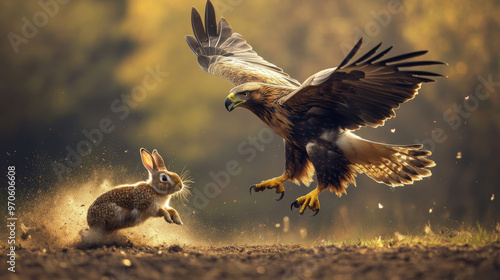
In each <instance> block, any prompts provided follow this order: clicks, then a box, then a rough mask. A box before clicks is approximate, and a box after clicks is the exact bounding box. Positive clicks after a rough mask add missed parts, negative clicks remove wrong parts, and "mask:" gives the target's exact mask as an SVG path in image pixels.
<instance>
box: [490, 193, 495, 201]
mask: <svg viewBox="0 0 500 280" xmlns="http://www.w3.org/2000/svg"><path fill="white" fill-rule="evenodd" d="M490 200H491V201H493V200H495V194H494V193H492V194H491V198H490Z"/></svg>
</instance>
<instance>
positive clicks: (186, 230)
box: [19, 172, 199, 249]
mask: <svg viewBox="0 0 500 280" xmlns="http://www.w3.org/2000/svg"><path fill="white" fill-rule="evenodd" d="M107 173H108V174H107V175H106V176H103V175H102V174H95V176H93V179H89V180H87V181H84V182H83V183H82V181H81V180H78V179H75V180H74V181H72V182H68V183H64V184H61V185H56V186H53V187H52V188H48V190H47V188H45V189H44V190H43V191H41V190H39V191H38V192H37V194H36V195H31V199H29V202H27V203H26V207H24V209H25V210H24V211H21V212H20V214H19V220H20V221H21V222H22V225H21V229H22V232H21V239H20V241H21V246H22V247H25V248H47V249H50V248H63V247H92V246H99V245H103V244H104V245H106V244H116V245H127V244H134V245H150V246H157V245H160V244H193V245H197V244H198V243H199V242H197V241H196V238H194V237H193V234H192V226H193V225H196V224H197V223H196V222H195V221H194V220H193V219H192V218H188V219H187V220H186V219H185V218H184V216H182V213H183V211H182V202H181V199H180V197H179V196H175V195H174V197H173V198H172V201H171V203H170V204H171V206H173V207H174V208H176V209H177V210H178V211H179V212H180V213H181V217H182V218H183V220H184V222H185V224H184V225H182V226H179V225H176V224H169V223H167V222H166V221H165V220H164V219H163V218H150V219H149V220H147V221H146V222H144V223H143V224H141V225H138V226H136V227H133V228H129V229H122V230H119V231H117V232H114V233H111V234H108V235H104V234H100V233H98V232H93V231H90V230H89V227H88V225H87V210H88V208H89V207H90V205H91V204H92V202H93V201H94V200H95V199H96V198H97V197H98V196H99V195H100V194H102V193H104V192H106V191H109V190H111V189H112V188H113V187H115V186H117V185H119V184H120V183H124V182H120V183H118V184H117V183H116V182H114V181H112V180H110V179H106V178H105V177H108V178H114V176H110V175H109V172H107ZM129 182H134V181H129Z"/></svg>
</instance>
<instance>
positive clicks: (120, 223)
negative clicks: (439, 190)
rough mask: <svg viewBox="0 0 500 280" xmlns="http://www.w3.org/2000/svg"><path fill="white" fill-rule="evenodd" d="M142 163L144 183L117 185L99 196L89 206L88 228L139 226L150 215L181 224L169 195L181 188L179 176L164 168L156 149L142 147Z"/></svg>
mask: <svg viewBox="0 0 500 280" xmlns="http://www.w3.org/2000/svg"><path fill="white" fill-rule="evenodd" d="M141 157H142V161H143V164H144V166H145V167H146V169H148V171H149V173H150V176H149V180H148V181H146V182H139V183H137V184H135V185H123V186H119V187H116V188H114V189H112V190H110V191H108V192H106V193H104V194H102V195H100V196H99V197H98V198H97V199H96V200H95V201H94V203H92V205H91V206H90V207H89V210H88V213H87V223H88V225H89V226H90V228H96V229H101V230H105V231H108V232H109V231H114V230H118V229H122V228H127V227H132V226H135V225H138V224H140V223H142V222H144V221H145V220H147V219H149V218H150V217H164V218H165V220H166V221H167V222H169V223H172V222H173V223H176V224H179V225H182V221H181V219H180V216H179V214H178V213H177V211H176V210H175V209H173V208H171V207H170V206H169V202H170V198H171V195H172V194H173V193H175V192H177V191H180V190H181V189H182V188H183V183H182V180H181V179H180V177H179V176H178V175H177V174H175V173H173V172H169V171H168V170H167V169H166V168H165V164H164V162H163V159H162V158H161V156H160V155H159V154H158V152H157V151H156V150H154V151H153V154H150V153H149V152H148V151H146V150H145V149H141Z"/></svg>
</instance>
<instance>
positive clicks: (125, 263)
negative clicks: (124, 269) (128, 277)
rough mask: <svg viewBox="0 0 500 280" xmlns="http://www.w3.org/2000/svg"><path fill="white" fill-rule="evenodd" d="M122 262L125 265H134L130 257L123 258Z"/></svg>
mask: <svg viewBox="0 0 500 280" xmlns="http://www.w3.org/2000/svg"><path fill="white" fill-rule="evenodd" d="M122 263H123V265H124V266H132V262H131V261H130V260H129V259H123V260H122Z"/></svg>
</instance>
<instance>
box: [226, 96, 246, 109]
mask: <svg viewBox="0 0 500 280" xmlns="http://www.w3.org/2000/svg"><path fill="white" fill-rule="evenodd" d="M245 101H246V100H244V99H241V98H239V97H238V96H235V95H234V93H230V94H229V95H228V96H227V97H226V101H225V105H226V109H227V110H228V111H229V112H231V111H232V110H234V108H236V107H238V106H239V105H240V104H243V103H244V102H245Z"/></svg>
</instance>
